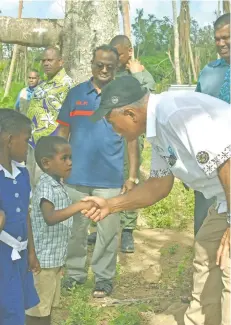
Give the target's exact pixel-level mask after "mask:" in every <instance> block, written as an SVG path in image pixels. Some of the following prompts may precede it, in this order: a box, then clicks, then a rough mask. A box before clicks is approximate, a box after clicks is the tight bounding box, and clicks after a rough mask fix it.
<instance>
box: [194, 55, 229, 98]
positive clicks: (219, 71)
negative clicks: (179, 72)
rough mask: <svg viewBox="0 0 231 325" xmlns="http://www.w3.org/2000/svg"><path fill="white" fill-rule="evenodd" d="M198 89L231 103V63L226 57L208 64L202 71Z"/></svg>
mask: <svg viewBox="0 0 231 325" xmlns="http://www.w3.org/2000/svg"><path fill="white" fill-rule="evenodd" d="M196 91H198V92H201V93H204V94H208V95H210V96H213V97H217V98H220V99H221V100H224V101H226V102H227V103H230V65H229V64H228V63H227V62H226V61H225V60H224V59H218V60H215V61H213V62H210V63H209V64H207V65H206V66H205V67H204V69H203V70H202V71H201V73H200V76H199V80H198V84H197V87H196Z"/></svg>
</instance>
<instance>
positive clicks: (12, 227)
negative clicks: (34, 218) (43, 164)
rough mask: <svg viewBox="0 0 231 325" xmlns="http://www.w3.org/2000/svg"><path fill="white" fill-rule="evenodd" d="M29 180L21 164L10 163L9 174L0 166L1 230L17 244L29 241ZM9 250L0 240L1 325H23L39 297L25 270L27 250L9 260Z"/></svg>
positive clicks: (10, 250) (30, 275) (28, 273)
mask: <svg viewBox="0 0 231 325" xmlns="http://www.w3.org/2000/svg"><path fill="white" fill-rule="evenodd" d="M29 201H30V181H29V174H28V171H27V169H26V168H25V167H23V165H21V164H18V163H15V162H12V175H11V174H10V173H9V172H8V171H7V170H5V169H4V168H3V167H2V166H1V165H0V210H3V211H4V212H5V215H6V223H5V226H4V229H3V230H5V231H6V232H7V233H8V234H10V235H11V236H13V237H14V238H16V239H17V240H18V241H26V240H27V239H28V230H27V216H28V207H29ZM11 253H12V247H10V246H8V245H7V244H5V243H3V242H2V241H0V325H24V324H25V310H26V309H29V308H31V307H34V306H36V305H37V304H38V303H39V298H38V295H37V293H36V290H35V288H34V281H33V275H32V273H31V272H30V271H28V251H27V249H26V250H24V251H21V252H20V256H21V259H18V260H15V261H12V259H11Z"/></svg>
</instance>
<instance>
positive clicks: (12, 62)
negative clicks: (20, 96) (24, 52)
mask: <svg viewBox="0 0 231 325" xmlns="http://www.w3.org/2000/svg"><path fill="white" fill-rule="evenodd" d="M22 9H23V0H19V7H18V18H19V19H20V18H21V17H22ZM17 52H18V45H17V44H16V45H14V49H13V56H12V60H11V64H10V71H9V75H8V79H7V83H6V88H5V92H4V96H3V97H4V98H5V97H8V96H9V92H10V87H11V83H12V78H13V73H14V67H15V63H16V58H17Z"/></svg>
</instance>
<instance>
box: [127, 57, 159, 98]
mask: <svg viewBox="0 0 231 325" xmlns="http://www.w3.org/2000/svg"><path fill="white" fill-rule="evenodd" d="M127 69H128V70H129V71H130V72H131V74H132V76H133V77H134V78H136V79H137V80H138V81H139V83H140V84H141V86H142V87H144V88H146V89H148V91H150V92H154V91H155V81H154V79H153V77H152V75H151V73H150V72H148V71H147V70H146V69H145V68H144V66H143V65H142V64H141V63H140V61H139V60H136V59H135V60H130V61H129V62H128V64H127Z"/></svg>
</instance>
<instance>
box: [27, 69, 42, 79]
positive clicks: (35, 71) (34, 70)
mask: <svg viewBox="0 0 231 325" xmlns="http://www.w3.org/2000/svg"><path fill="white" fill-rule="evenodd" d="M30 72H34V73H37V76H38V77H39V76H40V75H39V72H38V70H37V69H31V70H30V71H29V73H30Z"/></svg>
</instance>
